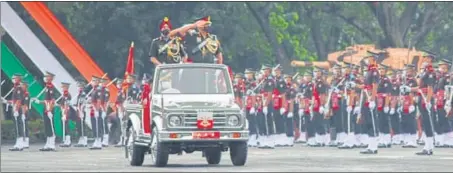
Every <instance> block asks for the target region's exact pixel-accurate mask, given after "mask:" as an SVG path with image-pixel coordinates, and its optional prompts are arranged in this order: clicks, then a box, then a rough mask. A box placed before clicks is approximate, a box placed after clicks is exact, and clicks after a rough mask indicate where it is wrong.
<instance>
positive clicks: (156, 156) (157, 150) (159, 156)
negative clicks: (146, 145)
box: [151, 127, 169, 167]
mask: <svg viewBox="0 0 453 173" xmlns="http://www.w3.org/2000/svg"><path fill="white" fill-rule="evenodd" d="M158 134H159V132H158V131H157V128H156V127H154V128H153V131H152V135H151V156H152V159H153V163H154V166H156V167H165V166H167V163H168V155H169V151H168V147H167V146H166V145H165V144H164V143H161V142H159V135H158Z"/></svg>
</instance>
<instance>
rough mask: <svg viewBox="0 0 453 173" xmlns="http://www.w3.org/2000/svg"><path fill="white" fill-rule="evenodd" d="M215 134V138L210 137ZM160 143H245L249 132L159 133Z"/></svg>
mask: <svg viewBox="0 0 453 173" xmlns="http://www.w3.org/2000/svg"><path fill="white" fill-rule="evenodd" d="M195 133H197V134H200V133H202V134H205V135H207V136H205V137H201V138H200V137H197V135H196V134H195ZM214 133H216V135H218V136H216V137H212V136H211V137H210V135H213V134H214ZM159 139H160V140H159V141H160V142H198V141H199V142H203V141H222V142H229V141H247V140H248V139H249V131H248V130H247V131H245V130H244V131H204V132H199V131H194V132H192V131H160V132H159Z"/></svg>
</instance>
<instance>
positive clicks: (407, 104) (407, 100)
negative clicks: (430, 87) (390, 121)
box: [403, 95, 412, 114]
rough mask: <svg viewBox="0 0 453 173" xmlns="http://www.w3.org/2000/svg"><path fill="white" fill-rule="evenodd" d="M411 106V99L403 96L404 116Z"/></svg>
mask: <svg viewBox="0 0 453 173" xmlns="http://www.w3.org/2000/svg"><path fill="white" fill-rule="evenodd" d="M411 105H412V99H411V97H410V96H409V95H407V96H403V112H404V113H405V114H408V113H409V107H410V106H411Z"/></svg>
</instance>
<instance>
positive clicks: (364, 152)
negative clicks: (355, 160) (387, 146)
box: [360, 149, 377, 154]
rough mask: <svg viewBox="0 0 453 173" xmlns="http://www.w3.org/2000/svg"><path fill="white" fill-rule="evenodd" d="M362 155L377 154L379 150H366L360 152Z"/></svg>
mask: <svg viewBox="0 0 453 173" xmlns="http://www.w3.org/2000/svg"><path fill="white" fill-rule="evenodd" d="M360 154H377V150H371V149H366V150H363V151H360Z"/></svg>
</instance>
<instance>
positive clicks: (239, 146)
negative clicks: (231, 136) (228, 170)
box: [230, 142, 248, 166]
mask: <svg viewBox="0 0 453 173" xmlns="http://www.w3.org/2000/svg"><path fill="white" fill-rule="evenodd" d="M247 152H248V148H247V142H233V143H231V144H230V157H231V162H232V163H233V165H234V166H244V165H245V162H246V161H247Z"/></svg>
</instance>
